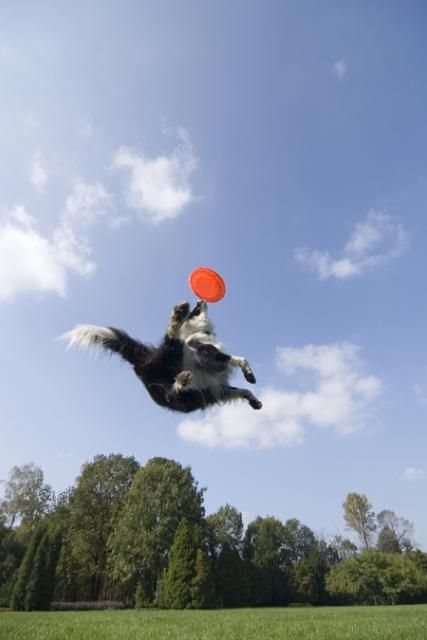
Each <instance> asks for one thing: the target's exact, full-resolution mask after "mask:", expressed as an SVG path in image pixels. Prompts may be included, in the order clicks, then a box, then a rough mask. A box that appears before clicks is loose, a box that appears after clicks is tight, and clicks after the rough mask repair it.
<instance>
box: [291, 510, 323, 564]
mask: <svg viewBox="0 0 427 640" xmlns="http://www.w3.org/2000/svg"><path fill="white" fill-rule="evenodd" d="M283 533H284V540H285V555H286V561H287V563H288V564H296V563H297V562H298V561H299V560H302V559H303V558H306V557H307V556H309V555H310V554H311V553H312V552H313V551H314V550H315V549H317V540H316V536H315V535H314V533H313V532H312V530H311V529H310V528H309V527H307V526H306V525H305V524H301V522H300V521H299V520H297V519H296V518H291V519H289V520H287V521H286V522H285V526H284V532H283Z"/></svg>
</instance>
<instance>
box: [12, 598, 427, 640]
mask: <svg viewBox="0 0 427 640" xmlns="http://www.w3.org/2000/svg"><path fill="white" fill-rule="evenodd" d="M163 638H165V639H167V640H175V639H176V640H211V639H213V638H215V639H216V638H218V639H220V640H258V639H259V638H266V639H268V640H275V639H277V640H279V639H280V640H294V639H295V640H350V639H351V640H426V639H427V605H417V606H408V607H403V606H397V607H335V608H329V607H328V608H319V609H316V608H309V609H306V608H304V609H234V610H233V609H229V610H225V611H148V610H147V611H145V610H140V611H85V612H69V611H64V612H62V611H57V612H52V613H39V612H36V613H15V612H3V613H0V640H70V639H71V640H83V639H84V640H113V639H114V640H119V639H120V640H163Z"/></svg>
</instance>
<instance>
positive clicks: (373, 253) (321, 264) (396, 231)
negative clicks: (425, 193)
mask: <svg viewBox="0 0 427 640" xmlns="http://www.w3.org/2000/svg"><path fill="white" fill-rule="evenodd" d="M408 244H409V236H408V233H407V232H406V231H405V229H404V228H403V226H402V225H401V224H400V223H399V222H398V221H397V220H396V218H394V217H392V216H390V215H388V214H386V213H383V212H379V211H374V210H371V211H370V212H369V213H368V215H367V217H366V218H365V219H364V220H361V221H360V222H358V223H357V224H356V225H355V227H354V230H353V232H352V234H351V236H350V239H349V241H348V242H347V244H346V245H345V246H344V249H343V250H342V251H341V252H340V254H339V255H338V256H337V257H333V256H331V254H330V253H329V251H317V250H315V251H311V250H309V249H308V248H307V247H302V248H299V249H297V250H296V251H295V259H296V260H297V262H299V263H300V264H302V265H304V266H306V267H308V268H309V269H310V270H312V271H315V272H317V274H318V276H319V278H320V279H321V280H326V279H327V278H337V279H339V280H344V279H346V278H350V277H352V276H357V275H361V274H363V273H364V272H365V271H366V270H368V269H371V268H374V267H379V266H381V265H384V264H385V263H386V262H388V261H390V260H392V259H393V258H397V257H398V256H400V255H402V254H403V253H404V252H405V251H406V249H407V247H408Z"/></svg>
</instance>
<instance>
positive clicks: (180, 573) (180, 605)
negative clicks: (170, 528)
mask: <svg viewBox="0 0 427 640" xmlns="http://www.w3.org/2000/svg"><path fill="white" fill-rule="evenodd" d="M196 526H198V527H199V528H198V531H197V532H196V531H195V527H196ZM197 538H199V539H197ZM200 544H201V540H200V525H194V524H193V523H192V522H190V521H189V520H187V519H186V518H183V519H182V520H181V522H180V523H179V526H178V529H177V530H176V533H175V538H174V541H173V545H172V548H171V552H170V559H169V567H168V570H167V573H166V577H165V583H164V590H165V595H166V602H167V603H168V606H169V607H171V608H172V609H185V608H186V607H189V606H190V605H191V600H192V597H191V585H192V580H193V577H194V575H195V565H196V554H197V549H198V547H199V545H200Z"/></svg>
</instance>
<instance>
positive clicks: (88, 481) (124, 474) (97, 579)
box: [60, 454, 139, 600]
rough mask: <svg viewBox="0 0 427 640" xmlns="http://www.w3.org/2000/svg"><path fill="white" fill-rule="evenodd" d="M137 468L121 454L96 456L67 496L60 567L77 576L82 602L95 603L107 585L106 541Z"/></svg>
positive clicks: (64, 506)
mask: <svg viewBox="0 0 427 640" xmlns="http://www.w3.org/2000/svg"><path fill="white" fill-rule="evenodd" d="M138 468H139V464H138V463H137V461H136V460H135V458H133V457H125V456H122V455H120V454H111V455H109V456H105V455H97V456H95V458H94V459H93V461H92V462H89V463H86V464H84V465H83V467H82V470H81V473H80V476H78V478H77V480H76V483H75V486H74V488H73V489H72V491H71V492H70V494H69V496H68V500H66V502H65V504H62V507H63V508H64V517H65V519H66V520H68V523H67V524H68V532H67V533H66V535H65V539H64V548H63V552H62V556H63V557H62V558H61V561H60V566H61V567H62V566H63V565H64V564H67V565H68V568H69V569H71V571H72V573H74V574H75V575H76V574H77V577H78V581H79V583H80V589H79V593H77V594H75V595H76V596H78V597H79V598H81V599H86V598H88V599H90V600H97V599H98V598H99V596H100V594H101V592H102V591H103V589H105V587H106V583H107V581H108V566H107V560H108V549H107V543H108V539H109V537H110V535H111V533H112V531H113V529H114V527H115V525H116V522H117V521H118V520H119V517H120V512H121V510H122V508H123V506H124V503H125V498H126V495H127V493H128V491H129V488H130V486H131V483H132V481H133V478H134V476H135V473H136V472H137V470H138Z"/></svg>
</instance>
